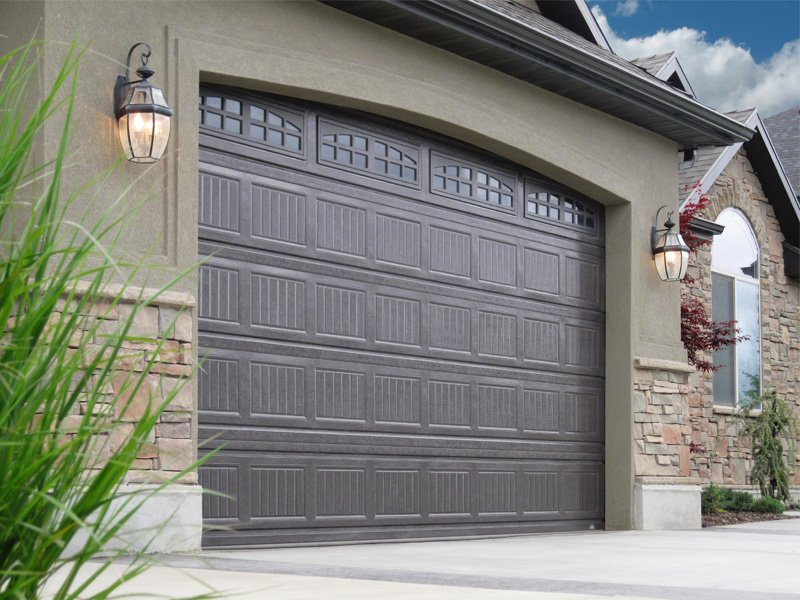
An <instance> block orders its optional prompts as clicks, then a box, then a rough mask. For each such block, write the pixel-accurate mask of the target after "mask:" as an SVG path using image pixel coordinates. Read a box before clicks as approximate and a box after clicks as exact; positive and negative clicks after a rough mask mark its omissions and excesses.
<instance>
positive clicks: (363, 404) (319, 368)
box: [199, 350, 603, 441]
mask: <svg viewBox="0 0 800 600" xmlns="http://www.w3.org/2000/svg"><path fill="white" fill-rule="evenodd" d="M199 381H200V392H201V393H200V399H199V407H200V410H203V411H207V412H209V413H211V412H213V413H214V422H215V423H218V424H225V425H230V426H235V425H245V424H247V425H249V426H253V427H260V426H283V427H301V428H307V427H317V428H322V429H339V430H349V431H364V430H368V431H397V432H403V433H405V434H412V433H440V434H444V435H463V436H470V435H481V436H485V437H511V438H524V439H559V438H564V439H571V440H586V441H602V439H603V433H602V427H603V423H602V404H603V401H602V389H600V388H597V387H587V386H578V385H574V384H564V383H561V384H553V383H546V382H541V381H537V380H536V379H535V378H534V377H531V379H530V380H527V381H525V380H510V379H505V378H496V377H482V376H477V375H475V374H474V373H470V372H463V373H460V374H453V373H448V372H443V371H436V370H433V369H428V370H426V371H424V372H420V371H419V370H417V369H410V368H400V367H397V366H393V367H389V366H381V365H367V364H361V365H359V366H358V368H354V367H353V362H352V361H333V360H317V361H314V362H313V363H309V361H308V360H307V359H305V358H299V357H298V358H292V357H287V356H285V355H269V354H265V353H246V352H241V351H235V350H234V351H230V350H213V351H210V352H209V353H208V354H207V355H206V356H205V357H204V358H203V365H202V367H201V371H200V375H199ZM232 387H235V388H236V391H235V393H232V394H231V393H229V394H224V393H221V391H222V390H230V389H231V388H232Z"/></svg>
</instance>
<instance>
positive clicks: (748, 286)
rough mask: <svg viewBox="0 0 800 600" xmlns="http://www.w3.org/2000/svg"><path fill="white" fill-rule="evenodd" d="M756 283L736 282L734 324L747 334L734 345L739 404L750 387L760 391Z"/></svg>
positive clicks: (757, 391) (759, 337)
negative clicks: (746, 338) (745, 337)
mask: <svg viewBox="0 0 800 600" xmlns="http://www.w3.org/2000/svg"><path fill="white" fill-rule="evenodd" d="M758 300H759V299H758V285H757V284H754V283H749V282H747V281H737V282H736V325H737V326H738V327H739V329H741V330H742V333H743V334H744V335H749V336H750V339H749V340H747V341H746V342H739V343H738V344H737V345H736V354H737V363H738V370H739V386H738V387H739V404H741V403H743V402H744V401H746V400H747V399H748V398H749V393H750V390H751V389H754V390H755V392H756V394H758V393H759V391H760V383H759V381H760V374H761V336H760V331H759V329H760V328H759V326H758V321H759V318H758V317H759V301H758Z"/></svg>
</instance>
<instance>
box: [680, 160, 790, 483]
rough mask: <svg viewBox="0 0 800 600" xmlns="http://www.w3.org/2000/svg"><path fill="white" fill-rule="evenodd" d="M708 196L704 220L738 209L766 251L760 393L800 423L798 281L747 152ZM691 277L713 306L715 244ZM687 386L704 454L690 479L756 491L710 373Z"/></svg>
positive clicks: (744, 446)
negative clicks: (788, 269) (781, 402)
mask: <svg viewBox="0 0 800 600" xmlns="http://www.w3.org/2000/svg"><path fill="white" fill-rule="evenodd" d="M707 195H708V197H709V198H710V199H711V206H710V207H709V208H708V209H707V211H706V214H705V215H703V216H704V217H705V218H707V219H710V220H712V221H713V220H716V219H717V217H718V216H719V214H720V213H721V212H722V211H723V210H724V209H726V208H730V207H734V208H737V209H738V210H740V211H741V212H742V213H743V214H744V215H745V216H746V217H747V219H748V220H749V221H750V224H751V226H752V227H753V230H754V232H755V234H756V237H757V239H758V243H759V245H760V251H761V267H760V280H761V367H762V389H763V390H767V389H769V388H772V387H774V388H775V389H776V391H777V392H778V394H779V395H781V396H783V397H784V398H786V399H788V400H789V402H790V403H792V404H793V405H794V406H795V411H796V413H797V414H798V417H800V283H799V282H798V281H797V280H792V279H789V278H787V277H786V276H785V274H784V268H783V266H784V262H783V260H784V259H783V248H782V246H781V243H782V242H783V240H784V237H783V234H782V233H781V230H780V227H779V225H778V221H777V219H776V218H775V211H774V210H773V208H772V205H770V204H769V202H768V201H767V198H766V196H765V195H764V191H763V189H762V188H761V183H760V182H759V180H758V177H757V175H756V174H755V173H754V171H753V167H752V165H751V164H750V161H749V160H748V159H747V155H746V153H745V151H744V150H741V151H740V152H739V153H738V154H737V155H736V156H735V157H734V159H733V160H732V161H731V162H730V163H729V164H728V166H727V167H726V168H725V170H724V171H723V172H722V174H721V175H720V176H719V177H718V178H717V181H716V182H715V183H714V185H713V186H712V188H711V189H710V190H709V192H708V194H707ZM689 274H690V275H692V276H693V277H694V278H695V279H696V284H695V285H693V286H691V287H689V288H688V291H689V293H691V294H693V295H695V296H697V297H699V298H701V299H702V300H703V301H704V302H705V303H706V305H707V306H711V303H712V302H713V298H712V296H711V247H710V246H704V247H703V248H702V249H701V250H700V251H699V252H698V255H697V257H696V258H695V260H693V264H692V266H691V268H690V270H689ZM689 383H690V389H689V396H688V403H689V416H690V419H691V440H690V441H691V442H694V444H696V445H697V446H698V447H699V448H700V451H698V452H696V453H694V454H692V460H691V472H692V475H694V476H696V477H699V478H700V479H701V480H702V481H703V483H706V484H707V483H714V484H718V485H719V484H723V485H734V486H743V485H750V484H751V481H750V479H749V472H750V467H751V464H752V463H751V460H750V459H751V451H750V447H749V442H748V440H746V439H742V438H741V437H740V436H739V435H738V431H737V427H736V423H735V421H734V419H732V418H731V416H730V412H731V410H730V408H727V407H716V408H715V407H714V402H713V376H712V374H710V373H709V374H702V373H696V374H693V375H692V377H691V378H690V381H689ZM798 441H800V440H798ZM798 447H800V444H798ZM794 458H795V462H796V463H797V465H798V468H796V469H795V479H794V484H795V485H800V459H798V457H797V456H796V457H794Z"/></svg>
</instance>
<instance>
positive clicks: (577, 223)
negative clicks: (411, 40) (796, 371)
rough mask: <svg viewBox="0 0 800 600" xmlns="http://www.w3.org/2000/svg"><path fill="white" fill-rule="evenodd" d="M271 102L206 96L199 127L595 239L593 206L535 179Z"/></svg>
mask: <svg viewBox="0 0 800 600" xmlns="http://www.w3.org/2000/svg"><path fill="white" fill-rule="evenodd" d="M270 99H271V96H264V97H261V96H258V97H255V96H251V95H250V94H247V93H244V94H238V93H235V92H231V91H228V90H227V89H224V88H221V89H219V90H217V89H205V90H204V92H203V93H202V94H201V95H200V112H199V120H200V126H201V128H202V129H204V130H206V131H209V132H211V131H213V132H215V133H216V134H217V135H220V136H224V137H228V138H234V139H236V140H237V141H245V142H247V143H248V144H253V145H256V146H259V147H263V148H264V149H266V150H269V151H277V152H278V153H280V154H287V153H288V154H289V155H290V156H298V157H303V158H305V156H306V151H307V148H312V147H314V148H315V149H316V150H315V152H316V159H315V160H316V162H317V163H319V164H321V165H326V166H330V167H333V168H336V169H340V170H343V171H347V172H351V173H361V174H364V175H366V176H368V177H371V178H376V179H379V180H382V181H386V182H390V183H393V184H399V185H402V186H405V187H409V188H413V189H416V190H420V185H421V183H422V182H423V180H427V190H423V191H427V192H430V193H432V194H436V195H438V196H443V197H447V198H452V199H456V200H461V201H467V202H470V203H473V204H477V205H483V206H486V205H488V206H491V207H492V208H494V209H500V210H502V211H505V212H509V213H516V212H517V209H518V205H522V207H521V216H523V217H524V218H527V219H532V220H534V221H541V222H545V223H549V224H551V225H556V226H558V227H567V228H568V229H571V230H573V231H576V232H583V233H587V234H589V235H592V236H596V235H598V234H599V232H600V231H599V230H600V227H599V226H600V217H599V215H600V207H599V205H598V204H597V203H595V202H593V201H592V200H589V199H588V198H583V197H581V196H579V195H578V194H576V193H574V192H569V191H567V190H566V189H563V188H561V186H558V185H557V184H551V183H548V182H547V181H546V179H544V178H540V177H538V176H536V175H535V174H532V173H523V172H513V171H507V170H504V169H503V168H494V167H492V166H489V165H487V164H485V163H484V161H480V162H478V161H472V160H466V159H465V158H463V157H458V158H456V157H454V156H453V155H452V154H451V153H444V152H440V151H438V150H436V149H434V148H426V147H425V146H426V145H427V144H426V143H422V144H416V143H413V142H411V143H410V142H409V141H407V140H406V141H401V140H399V139H396V138H393V137H391V136H390V135H387V134H386V133H385V132H383V131H381V132H377V131H370V130H369V129H367V128H364V127H361V126H360V125H361V123H359V126H354V125H353V124H352V123H345V122H339V121H336V120H333V119H329V118H327V117H323V116H321V115H315V114H314V111H313V110H308V109H307V106H306V105H303V106H292V104H291V102H292V101H286V102H285V103H284V102H283V101H276V102H271V101H270ZM309 138H311V139H309ZM448 150H449V149H448ZM311 160H314V159H313V158H311ZM531 176H534V177H535V179H532V178H531Z"/></svg>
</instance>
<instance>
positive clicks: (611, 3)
mask: <svg viewBox="0 0 800 600" xmlns="http://www.w3.org/2000/svg"><path fill="white" fill-rule="evenodd" d="M589 6H590V7H591V9H592V12H593V13H594V16H595V18H596V19H597V21H598V23H599V25H600V27H601V29H602V30H603V32H604V33H605V34H606V38H607V39H608V42H609V44H610V45H611V48H612V49H613V50H614V52H616V53H617V54H618V55H620V56H622V57H623V58H626V59H628V60H631V59H634V58H638V57H644V56H651V55H653V54H663V53H666V52H670V51H674V52H675V53H676V55H677V57H678V60H679V61H680V63H681V66H682V67H683V70H684V71H685V72H686V76H687V78H688V79H689V82H690V83H691V84H692V87H693V88H694V91H695V93H696V94H697V97H698V100H700V101H701V102H703V103H704V104H706V105H708V106H711V107H713V108H716V109H718V110H721V111H730V110H737V109H744V108H751V107H753V106H755V107H756V108H758V112H759V114H760V115H761V116H762V118H763V117H768V116H770V115H773V114H776V113H779V112H782V111H784V110H786V109H787V108H790V107H792V106H797V105H798V104H800V0H589Z"/></svg>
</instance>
